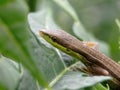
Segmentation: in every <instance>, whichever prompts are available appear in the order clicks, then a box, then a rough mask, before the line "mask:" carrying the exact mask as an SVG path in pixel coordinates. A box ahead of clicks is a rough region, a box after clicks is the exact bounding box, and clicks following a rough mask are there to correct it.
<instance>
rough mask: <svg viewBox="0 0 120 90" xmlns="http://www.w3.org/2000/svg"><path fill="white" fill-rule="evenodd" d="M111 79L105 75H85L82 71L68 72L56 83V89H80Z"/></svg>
mask: <svg viewBox="0 0 120 90" xmlns="http://www.w3.org/2000/svg"><path fill="white" fill-rule="evenodd" d="M107 79H110V77H105V76H84V73H81V72H73V71H71V72H67V73H66V74H65V75H64V76H63V77H62V78H61V79H60V80H59V81H58V82H57V83H56V84H55V85H54V89H55V90H66V89H67V90H79V89H81V88H85V87H89V86H92V85H94V84H97V83H98V82H101V81H104V80H107Z"/></svg>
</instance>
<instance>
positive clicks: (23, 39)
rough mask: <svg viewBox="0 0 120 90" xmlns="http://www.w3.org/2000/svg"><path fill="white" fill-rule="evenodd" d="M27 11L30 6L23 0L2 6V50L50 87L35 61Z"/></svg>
mask: <svg viewBox="0 0 120 90" xmlns="http://www.w3.org/2000/svg"><path fill="white" fill-rule="evenodd" d="M27 12H28V8H27V6H26V4H25V2H24V1H23V0H14V1H11V2H9V3H5V4H4V5H2V6H0V32H1V33H0V45H1V46H0V52H1V54H2V55H4V56H6V57H8V58H11V59H12V60H15V61H17V62H18V63H22V64H23V66H24V67H26V68H27V69H28V70H29V72H30V73H31V74H32V75H33V76H34V78H35V79H37V81H38V82H39V84H40V85H41V86H43V87H45V88H49V86H48V84H47V82H46V80H45V78H44V76H43V74H42V71H41V70H40V69H39V68H38V67H37V65H36V63H35V59H36V58H35V57H34V55H33V52H32V51H33V48H32V46H33V45H31V42H30V32H28V26H27V17H26V16H27ZM36 43H37V42H36Z"/></svg>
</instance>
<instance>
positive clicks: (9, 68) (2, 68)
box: [0, 57, 21, 90]
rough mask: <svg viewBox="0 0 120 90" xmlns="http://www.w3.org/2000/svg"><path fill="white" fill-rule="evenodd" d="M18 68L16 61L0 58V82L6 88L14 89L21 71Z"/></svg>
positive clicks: (8, 89)
mask: <svg viewBox="0 0 120 90" xmlns="http://www.w3.org/2000/svg"><path fill="white" fill-rule="evenodd" d="M18 69H19V67H18V64H17V63H15V62H13V61H11V60H10V59H8V58H5V57H1V58H0V83H1V84H2V85H3V86H4V87H5V88H6V89H7V90H15V89H16V87H17V85H18V83H19V81H20V78H21V73H20V72H19V70H18ZM11 82H12V83H11ZM3 90H4V89H3Z"/></svg>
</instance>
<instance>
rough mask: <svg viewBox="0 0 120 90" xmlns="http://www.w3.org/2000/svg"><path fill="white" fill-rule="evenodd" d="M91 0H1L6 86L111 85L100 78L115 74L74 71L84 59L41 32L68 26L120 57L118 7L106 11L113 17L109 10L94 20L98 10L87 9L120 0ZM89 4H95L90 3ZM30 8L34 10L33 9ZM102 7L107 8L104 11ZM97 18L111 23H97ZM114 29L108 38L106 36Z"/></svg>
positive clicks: (82, 88) (2, 82)
mask: <svg viewBox="0 0 120 90" xmlns="http://www.w3.org/2000/svg"><path fill="white" fill-rule="evenodd" d="M88 2H89V0H88V1H87V0H86V1H85V0H81V1H79V0H74V1H73V0H69V1H67V0H26V2H25V0H0V53H1V56H0V72H1V73H0V90H42V89H46V90H52V89H54V90H66V89H67V90H109V88H108V87H105V86H104V85H102V84H101V83H100V82H102V81H104V80H108V79H110V77H105V76H89V75H87V74H85V73H82V72H80V71H71V67H72V66H76V65H81V63H80V62H76V61H77V60H76V59H75V58H73V57H70V56H68V55H66V54H64V53H62V52H61V51H59V50H57V49H56V48H54V47H53V46H51V45H50V44H48V43H47V42H46V41H44V40H43V39H42V38H41V37H40V36H39V31H40V30H41V29H64V30H66V31H67V32H69V33H71V34H72V35H75V36H76V37H78V38H79V39H81V40H87V41H89V40H90V41H97V42H98V43H100V50H101V51H102V52H103V53H105V54H106V55H109V56H110V53H111V55H112V56H111V57H112V58H114V59H115V60H118V58H120V56H119V54H120V52H119V51H118V50H117V48H118V40H117V39H118V37H119V33H118V31H116V32H115V33H114V30H113V29H114V28H116V25H114V24H115V22H114V21H111V19H114V18H112V16H113V13H115V12H112V13H111V15H110V14H109V15H106V16H109V18H108V17H105V15H103V16H104V18H103V17H101V19H100V18H97V17H98V16H97V17H95V16H94V15H93V17H95V19H93V21H92V18H91V16H92V15H91V16H90V18H89V15H86V16H85V13H84V12H90V9H92V8H93V9H92V10H94V9H96V7H97V10H96V12H98V10H99V9H100V7H99V6H96V5H99V4H100V5H103V4H104V6H105V5H106V7H107V6H109V5H115V4H117V2H119V1H118V0H116V1H115V2H116V3H115V2H112V0H111V2H110V1H107V0H106V1H103V0H102V1H100V0H99V1H95V0H93V1H91V2H90V3H88ZM108 2H109V5H108V4H107V3H108ZM87 6H90V9H88V7H87ZM111 8H112V7H110V10H111ZM118 8H120V7H118ZM112 9H115V8H112ZM37 10H39V12H38V11H37ZM107 10H108V9H106V12H107ZM30 11H34V13H30V14H29V15H28V13H29V12H30ZM113 11H114V10H113ZM116 11H117V10H116ZM91 12H92V11H91ZM94 12H95V11H94ZM104 12H105V10H104ZM101 13H103V12H99V14H101ZM27 15H28V19H27ZM119 15H120V14H119ZM86 17H87V18H86ZM102 18H103V19H102ZM105 18H108V19H105ZM115 18H119V17H117V16H116V17H115ZM104 19H105V20H106V21H105V20H104ZM109 19H110V21H109ZM87 20H91V21H87ZM97 20H98V21H99V20H101V23H102V22H104V21H105V23H102V24H101V23H97V22H98V21H97ZM108 21H109V22H108ZM90 22H91V23H90ZM95 22H96V23H95ZM111 22H112V23H114V24H113V26H112V27H113V28H110V27H111V24H109V23H111ZM28 24H29V25H28ZM83 24H84V26H85V27H84V26H83ZM94 24H95V25H96V26H95V25H94ZM98 25H99V26H98ZM105 25H106V26H105ZM103 26H105V29H104V27H103ZM118 26H119V25H118ZM85 28H88V29H90V30H91V29H93V30H91V31H90V30H86V29H85ZM97 29H98V30H97ZM107 29H109V31H108V30H107ZM100 30H101V31H100ZM106 30H107V31H106ZM108 32H109V34H107V35H106V36H108V37H107V39H104V38H103V37H102V38H101V36H102V35H103V36H105V33H108ZM98 33H100V34H98ZM116 33H117V34H116ZM111 36H112V37H111ZM96 37H97V38H96ZM100 39H101V40H103V41H101V40H100ZM113 39H114V40H113ZM113 42H114V43H113ZM108 45H109V46H110V48H111V50H110V51H109V46H108ZM74 60H75V62H74V63H73V64H72V65H70V66H67V65H66V61H68V62H71V61H74Z"/></svg>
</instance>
